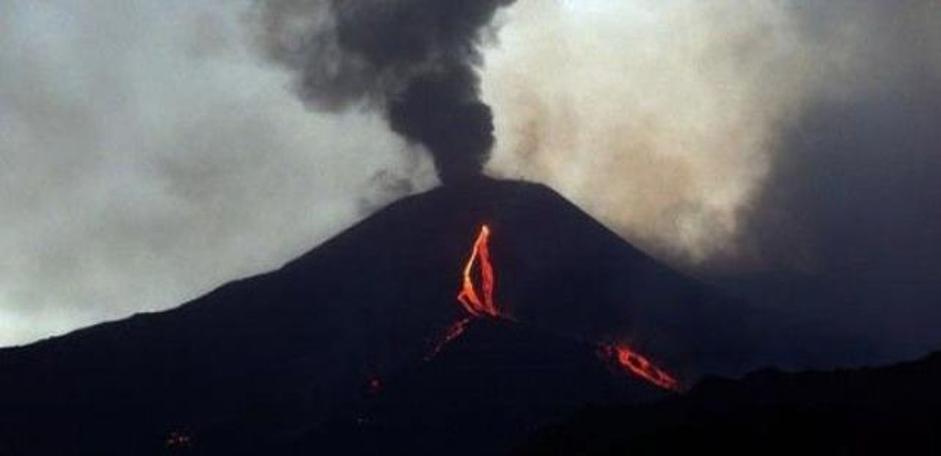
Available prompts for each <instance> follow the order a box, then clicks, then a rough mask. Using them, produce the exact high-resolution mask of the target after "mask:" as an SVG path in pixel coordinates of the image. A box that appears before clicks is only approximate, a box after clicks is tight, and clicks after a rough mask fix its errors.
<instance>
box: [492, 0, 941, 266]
mask: <svg viewBox="0 0 941 456" xmlns="http://www.w3.org/2000/svg"><path fill="white" fill-rule="evenodd" d="M886 3H887V2H821V3H819V4H818V3H816V2H815V3H805V2H798V1H790V2H781V1H772V0H749V1H735V2H731V1H713V0H709V1H702V0H668V1H663V0H635V1H630V2H614V1H603V0H582V1H575V0H572V1H565V2H562V1H554V0H520V1H519V2H517V4H516V5H515V6H513V7H512V8H511V9H510V10H509V11H507V13H506V14H505V15H504V17H503V22H502V28H501V29H500V32H499V33H498V40H497V43H498V44H497V45H495V46H493V47H492V48H491V49H489V50H488V51H487V52H486V66H485V69H484V71H483V91H484V98H485V101H487V102H488V103H489V104H491V106H492V107H493V109H494V115H495V118H496V119H495V120H496V131H497V133H496V135H497V138H498V139H497V147H496V150H495V152H494V155H493V158H492V160H491V162H490V164H489V170H490V172H491V173H492V174H496V175H500V176H509V177H523V178H525V179H530V180H535V181H541V182H545V183H548V184H550V185H551V186H553V187H554V188H556V189H557V190H559V191H560V192H562V193H563V194H565V195H566V196H568V197H569V198H570V199H572V200H574V201H575V202H576V203H577V204H579V205H580V206H582V207H583V208H584V209H585V210H587V211H588V212H590V213H592V214H593V215H595V216H596V217H598V218H599V219H600V220H601V221H603V222H604V223H606V224H607V225H608V226H609V227H611V228H612V229H614V230H616V231H618V232H620V233H622V234H623V235H624V236H625V237H627V238H628V239H630V240H633V241H635V242H637V243H638V244H640V245H641V246H642V247H644V248H645V249H647V250H648V251H651V252H653V253H655V254H656V255H658V256H660V257H665V258H668V259H671V260H672V261H673V262H674V263H675V264H679V265H681V266H684V267H686V268H693V269H696V268H700V269H702V268H704V267H705V265H711V266H712V267H719V266H720V265H721V266H722V267H723V268H728V267H731V268H737V269H741V268H744V267H754V266H755V265H756V262H760V261H767V260H768V259H766V258H756V255H757V254H756V253H755V252H753V251H750V249H749V248H748V245H747V243H745V242H742V237H743V236H745V235H746V234H747V233H743V232H742V231H743V230H742V227H741V223H740V219H741V216H742V213H743V212H744V211H747V210H748V209H749V205H750V204H752V202H753V201H754V199H755V198H756V197H757V196H758V195H759V194H760V193H761V192H762V190H763V186H764V184H765V178H766V176H767V174H768V172H769V167H770V166H771V165H772V162H773V161H774V158H775V154H779V153H786V151H781V150H779V146H778V141H779V138H780V136H781V135H782V132H784V131H785V130H786V129H787V128H788V127H789V126H790V125H791V124H792V123H793V122H794V121H795V119H797V118H798V117H799V116H800V115H801V114H802V112H803V111H804V110H805V109H806V108H808V107H809V106H812V105H813V104H814V103H816V102H818V101H820V100H821V99H825V98H831V97H841V96H842V97H854V96H859V92H862V91H872V90H894V89H896V88H897V87H898V86H899V84H901V83H904V82H903V81H899V80H898V79H897V78H895V77H894V76H895V75H893V74H892V73H893V72H904V71H906V70H907V69H911V68H913V65H918V63H917V62H919V61H921V62H923V63H922V64H923V65H934V72H935V74H938V71H937V69H938V68H939V65H941V53H938V52H937V51H938V43H939V42H941V41H939V40H938V33H939V32H938V30H939V28H938V27H933V26H932V23H933V24H934V25H936V24H938V23H939V21H938V19H939V17H941V14H939V8H938V7H937V3H936V2H901V3H900V4H894V3H893V4H891V5H886ZM903 4H904V5H903ZM888 13H892V14H893V16H892V17H891V18H890V19H889V22H888V24H886V16H885V15H886V14H888ZM911 43H922V44H923V45H924V46H925V47H926V48H929V49H905V48H904V46H910V45H911ZM929 43H933V44H929ZM931 51H934V52H933V53H931ZM926 57H927V61H925V60H922V59H925V58H926ZM825 152H826V151H824V153H825Z"/></svg>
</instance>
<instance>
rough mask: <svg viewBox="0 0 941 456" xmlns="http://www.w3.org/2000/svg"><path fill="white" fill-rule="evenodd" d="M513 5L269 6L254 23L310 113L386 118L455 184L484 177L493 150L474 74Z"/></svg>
mask: <svg viewBox="0 0 941 456" xmlns="http://www.w3.org/2000/svg"><path fill="white" fill-rule="evenodd" d="M512 1H513V0H480V1H463V0H396V1H388V0H364V1H357V2H347V1H341V0H307V1H303V0H300V1H299V0H267V1H263V2H261V3H260V4H259V8H258V11H257V17H256V20H257V21H258V24H259V25H260V29H261V30H260V36H261V42H262V46H263V48H264V49H265V51H266V53H267V54H268V56H269V57H271V58H272V59H274V60H275V61H276V62H279V63H280V64H282V65H284V66H286V67H288V68H291V69H293V70H294V71H296V72H297V82H296V87H297V91H298V93H299V94H300V96H301V97H302V98H303V99H304V101H305V102H306V103H307V104H308V105H309V106H310V107H311V108H313V109H315V110H321V111H328V112H330V111H333V112H336V111H343V110H347V109H351V108H360V109H362V108H365V109H374V110H377V111H379V112H381V113H382V114H383V115H384V116H385V118H386V120H387V121H388V124H389V127H390V128H391V129H392V130H393V131H395V132H396V133H398V134H399V135H401V136H402V137H404V138H406V139H407V140H408V141H410V142H412V143H415V144H421V145H422V146H424V147H425V148H426V149H427V150H428V151H429V152H430V153H431V156H432V157H433V160H434V163H435V165H436V167H437V170H438V174H439V177H440V178H441V180H442V181H443V182H445V183H448V182H454V181H461V180H466V179H469V178H473V177H474V176H477V175H478V174H480V172H481V168H482V167H483V165H484V163H485V162H486V160H487V158H488V154H489V152H490V148H491V146H492V145H493V142H494V137H493V118H492V114H491V111H490V108H489V107H488V106H487V105H486V104H484V103H483V102H482V101H481V100H480V97H479V78H478V75H477V73H476V69H475V68H476V67H477V66H478V65H479V64H480V63H481V60H480V53H479V51H478V46H479V44H480V41H481V39H482V33H483V32H484V31H485V29H486V28H487V27H488V24H490V22H491V20H492V19H493V17H494V14H495V13H496V11H497V10H498V9H499V8H500V7H502V6H505V5H508V4H510V3H512Z"/></svg>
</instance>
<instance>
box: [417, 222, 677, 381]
mask: <svg viewBox="0 0 941 456" xmlns="http://www.w3.org/2000/svg"><path fill="white" fill-rule="evenodd" d="M475 267H476V270H477V271H478V273H477V274H476V275H477V276H479V278H480V286H479V287H478V286H477V284H476V281H475V280H474V278H475V274H474V272H475ZM494 284H495V274H494V269H493V264H492V263H491V262H490V227H488V226H487V225H483V226H481V228H480V233H479V234H478V235H477V239H476V240H475V241H474V246H473V248H472V249H471V253H470V258H468V259H467V263H466V264H465V265H464V272H463V277H462V282H461V289H460V290H459V291H458V294H457V300H458V302H460V303H461V306H462V307H463V308H464V310H466V311H467V313H469V314H470V316H468V317H464V318H461V319H459V320H458V321H456V322H454V323H452V324H451V325H450V326H449V327H448V329H447V330H446V331H445V333H444V335H443V337H442V339H441V341H440V342H439V343H438V344H437V345H436V346H435V349H434V350H433V351H432V353H431V354H430V355H429V356H428V358H427V359H430V358H432V357H434V356H435V355H437V354H438V352H440V351H441V349H442V348H444V347H445V346H446V345H447V344H449V343H450V342H451V341H453V340H455V339H457V338H458V337H460V336H461V334H463V333H464V329H465V328H466V327H467V325H468V324H469V323H470V322H471V321H472V320H473V319H474V318H481V317H491V318H504V319H505V318H507V317H506V316H504V315H501V314H500V311H499V309H498V308H497V305H496V303H495V302H494V300H493V290H494ZM598 353H599V356H601V357H602V358H603V359H604V360H606V361H613V362H614V364H615V365H617V366H618V367H619V368H620V369H623V370H624V371H625V372H627V373H629V374H631V375H634V376H636V377H639V378H641V379H643V380H644V381H647V382H648V383H651V384H653V385H656V386H658V387H660V388H663V389H666V390H671V391H675V390H678V389H679V383H678V382H677V381H676V379H675V378H673V376H671V375H670V374H668V373H667V372H666V371H664V370H663V369H661V368H659V367H657V366H656V365H654V364H653V363H652V362H651V361H650V360H649V359H647V358H646V357H645V356H643V355H641V354H640V353H637V352H636V351H635V350H633V349H632V348H630V347H628V346H626V345H617V346H612V345H607V344H600V345H599V346H598Z"/></svg>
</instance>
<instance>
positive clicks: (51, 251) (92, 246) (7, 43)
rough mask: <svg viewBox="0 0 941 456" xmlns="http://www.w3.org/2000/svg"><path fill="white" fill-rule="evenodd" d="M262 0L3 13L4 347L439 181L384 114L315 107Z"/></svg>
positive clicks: (163, 290) (219, 277) (18, 2)
mask: <svg viewBox="0 0 941 456" xmlns="http://www.w3.org/2000/svg"><path fill="white" fill-rule="evenodd" d="M250 7H251V2H249V1H240V2H230V1H222V0H203V1H199V2H192V1H184V0H173V1H161V2H150V1H142V0H141V1H123V0H122V1H116V0H115V1H102V2H87V1H80V0H56V1H41V2H36V1H31V0H14V1H12V2H3V3H2V4H0V68H2V70H0V165H2V166H0V214H2V223H0V251H2V252H3V255H2V257H0V346H4V345H9V344H16V343H23V342H27V341H30V340H34V339H37V338H40V337H44V336H48V335H50V334H56V333H61V332H63V331H67V330H70V329H74V328H76V327H79V326H84V325H87V324H90V323H95V322H99V321H102V320H107V319H114V318H120V317H124V316H127V315H130V314H132V313H134V312H139V311H149V310H157V309H164V308H167V307H173V306H175V305H178V304H180V303H181V302H184V301H185V300H188V299H191V298H194V297H196V296H197V295H199V294H202V293H204V292H206V291H208V290H209V289H212V288H214V287H216V286H218V285H220V284H221V283H224V282H227V281H229V280H232V279H235V278H238V277H242V276H246V275H252V274H256V273H259V272H263V271H265V270H270V269H273V268H276V267H278V266H279V265H280V264H282V263H284V262H285V261H287V260H289V259H291V258H292V257H294V256H296V255H298V254H299V253H301V252H303V251H305V250H307V249H309V248H310V247H312V246H313V245H316V244H317V243H319V242H320V241H322V240H324V239H326V238H328V237H329V236H331V235H333V234H334V233H336V232H338V231H340V230H342V229H344V228H346V227H347V226H349V225H350V224H352V223H353V222H355V221H356V220H358V219H360V218H362V217H364V216H365V215H366V214H367V213H368V211H369V210H373V209H375V208H376V207H378V206H381V205H383V204H385V203H387V202H389V201H391V200H393V199H395V198H397V197H400V196H402V195H403V194H405V193H409V192H413V191H417V190H420V189H422V188H427V187H429V186H431V185H433V184H434V182H435V178H434V171H433V169H432V167H431V163H430V160H427V159H426V158H424V157H423V156H422V155H420V154H419V153H418V152H416V151H412V150H410V149H407V148H406V147H405V145H404V144H403V143H402V141H401V140H399V139H398V138H397V137H396V136H395V135H393V134H392V133H391V132H388V130H387V128H386V127H385V125H384V124H383V122H382V120H381V119H379V118H376V117H373V116H367V115H363V114H358V113H348V114H344V115H332V116H325V115H317V114H315V113H311V112H310V111H309V110H307V109H305V108H304V107H303V106H302V104H301V102H300V101H299V100H297V98H296V96H295V95H294V94H293V93H292V92H291V90H290V89H289V87H288V86H289V75H287V74H283V73H282V72H281V71H280V70H278V69H277V68H275V67H273V66H271V65H268V64H267V63H265V62H263V61H262V59H261V58H260V57H258V56H257V55H256V54H255V51H254V49H253V48H252V47H251V36H250V34H251V28H250V27H248V24H247V22H246V20H245V17H246V13H247V12H248V11H249V9H250ZM351 132H355V134H351Z"/></svg>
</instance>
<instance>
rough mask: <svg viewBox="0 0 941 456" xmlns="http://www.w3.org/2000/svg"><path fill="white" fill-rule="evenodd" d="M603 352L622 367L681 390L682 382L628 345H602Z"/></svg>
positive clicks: (648, 379) (663, 385) (658, 384)
mask: <svg viewBox="0 0 941 456" xmlns="http://www.w3.org/2000/svg"><path fill="white" fill-rule="evenodd" d="M601 354H602V356H604V357H606V358H609V359H613V360H614V361H615V362H616V363H617V364H618V366H620V367H621V368H624V369H626V370H627V371H629V372H631V373H633V374H634V375H636V376H638V377H640V378H642V379H644V380H646V381H648V382H650V383H652V384H654V385H656V386H659V387H660V388H663V389H666V390H670V391H677V390H679V387H680V384H679V382H677V381H676V379H675V378H673V376H672V375H670V374H668V373H667V372H666V371H664V370H663V369H661V368H659V367H657V366H656V365H654V364H653V363H652V362H651V361H650V360H649V359H647V358H646V357H645V356H644V355H641V354H640V353H637V352H636V351H634V350H633V349H631V348H630V347H628V346H626V345H618V346H610V345H602V346H601Z"/></svg>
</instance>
